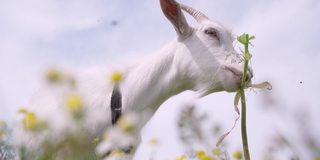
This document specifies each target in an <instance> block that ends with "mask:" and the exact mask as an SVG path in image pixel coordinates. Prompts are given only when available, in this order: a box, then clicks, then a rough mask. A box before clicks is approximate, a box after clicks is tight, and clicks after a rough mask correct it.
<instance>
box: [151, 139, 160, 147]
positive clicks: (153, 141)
mask: <svg viewBox="0 0 320 160" xmlns="http://www.w3.org/2000/svg"><path fill="white" fill-rule="evenodd" d="M149 144H150V145H151V146H156V145H158V144H159V141H158V139H156V138H152V139H150V140H149Z"/></svg>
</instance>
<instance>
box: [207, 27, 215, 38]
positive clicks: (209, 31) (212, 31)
mask: <svg viewBox="0 0 320 160" xmlns="http://www.w3.org/2000/svg"><path fill="white" fill-rule="evenodd" d="M204 33H205V34H207V35H209V36H211V37H218V34H217V31H216V30H215V29H213V28H208V29H206V30H204Z"/></svg>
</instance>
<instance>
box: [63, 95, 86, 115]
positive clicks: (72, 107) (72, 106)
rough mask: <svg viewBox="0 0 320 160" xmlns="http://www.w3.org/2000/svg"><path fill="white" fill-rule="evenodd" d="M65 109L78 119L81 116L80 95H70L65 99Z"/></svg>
mask: <svg viewBox="0 0 320 160" xmlns="http://www.w3.org/2000/svg"><path fill="white" fill-rule="evenodd" d="M66 107H67V109H68V110H69V111H70V112H71V113H72V115H73V117H74V118H76V119H80V118H82V117H83V113H84V112H83V104H82V100H81V98H80V96H78V95H75V94H74V95H70V96H69V97H68V98H67V101H66Z"/></svg>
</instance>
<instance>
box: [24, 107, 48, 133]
mask: <svg viewBox="0 0 320 160" xmlns="http://www.w3.org/2000/svg"><path fill="white" fill-rule="evenodd" d="M18 112H19V113H22V114H24V118H23V120H22V124H23V126H24V128H25V129H27V130H29V131H39V130H41V129H44V128H46V126H47V125H46V123H45V122H41V121H40V120H39V118H38V117H37V116H36V114H35V113H33V112H30V111H28V110H26V109H25V108H21V109H19V110H18Z"/></svg>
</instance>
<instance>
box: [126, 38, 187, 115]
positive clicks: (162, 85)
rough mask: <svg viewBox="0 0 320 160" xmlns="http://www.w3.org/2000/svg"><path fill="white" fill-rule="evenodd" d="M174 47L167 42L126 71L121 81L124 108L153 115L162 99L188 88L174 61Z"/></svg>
mask: <svg viewBox="0 0 320 160" xmlns="http://www.w3.org/2000/svg"><path fill="white" fill-rule="evenodd" d="M175 50H176V49H175V45H174V44H171V45H168V46H167V47H166V48H164V49H163V50H161V51H160V52H159V53H158V54H156V55H155V56H153V57H151V58H150V59H147V60H146V61H143V62H142V63H141V64H139V65H138V66H136V67H134V68H132V69H130V71H128V73H126V78H125V79H124V81H123V83H122V84H121V90H122V94H123V106H124V110H130V111H137V112H142V111H150V112H151V115H152V114H153V113H154V112H155V111H156V109H157V108H158V107H159V106H160V105H161V104H162V103H163V102H164V101H165V100H167V99H168V98H170V97H171V96H173V95H175V94H178V93H180V92H182V91H184V90H187V89H189V85H188V83H187V80H185V79H184V77H182V76H181V75H179V71H178V69H177V67H176V66H175V65H174V57H175V54H174V52H175ZM151 115H150V116H151Z"/></svg>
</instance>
